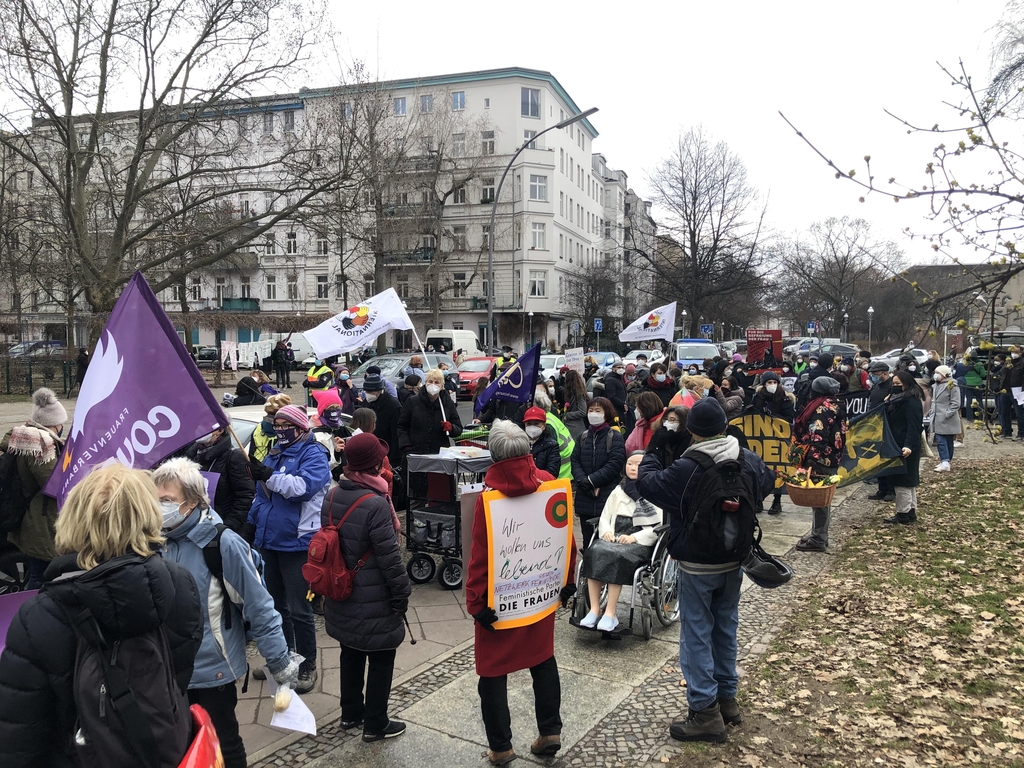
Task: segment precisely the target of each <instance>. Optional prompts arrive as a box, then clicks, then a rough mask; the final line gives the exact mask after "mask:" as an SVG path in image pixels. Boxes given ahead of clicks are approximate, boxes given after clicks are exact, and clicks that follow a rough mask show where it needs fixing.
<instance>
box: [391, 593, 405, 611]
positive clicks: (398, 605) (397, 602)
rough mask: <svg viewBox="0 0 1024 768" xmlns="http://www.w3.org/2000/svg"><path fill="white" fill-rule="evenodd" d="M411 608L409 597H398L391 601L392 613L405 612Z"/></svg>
mask: <svg viewBox="0 0 1024 768" xmlns="http://www.w3.org/2000/svg"><path fill="white" fill-rule="evenodd" d="M408 610H409V598H407V597H396V598H394V599H393V600H392V601H391V612H392V613H405V612H406V611H408Z"/></svg>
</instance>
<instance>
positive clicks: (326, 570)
mask: <svg viewBox="0 0 1024 768" xmlns="http://www.w3.org/2000/svg"><path fill="white" fill-rule="evenodd" d="M337 490H338V489H337V488H335V489H334V490H333V491H331V497H330V498H328V500H327V507H328V509H330V508H331V501H332V499H333V497H334V492H335V491H337ZM372 497H373V494H372V493H366V494H363V495H362V496H360V497H359V498H358V499H356V500H355V502H354V503H353V504H352V506H351V507H349V508H348V511H347V512H346V513H345V514H344V515H343V516H342V518H341V520H339V521H338V524H337V525H325V526H322V527H321V528H320V530H319V531H317V532H316V533H314V534H313V538H312V539H311V540H310V542H309V559H308V560H307V562H306V564H305V565H303V566H302V578H304V579H305V580H306V581H308V582H309V589H310V591H311V592H314V593H316V594H318V595H323V596H324V597H326V598H327V599H328V600H336V601H338V602H341V601H343V600H348V598H349V595H351V594H352V582H353V580H354V578H355V575H356V574H357V573H358V572H359V570H360V569H361V568H362V567H363V566H364V565H365V564H366V561H367V560H369V558H370V555H371V554H373V547H372V546H371V547H370V549H368V550H366V554H365V555H363V556H362V557H361V558H359V562H357V563H356V567H355V568H352V569H349V567H348V566H347V565H346V564H345V558H344V556H342V554H341V540H340V538H339V537H338V529H339V528H341V526H342V525H344V524H345V521H346V520H347V519H348V516H349V515H351V514H352V511H353V510H354V509H355V508H356V507H358V506H359V505H360V504H362V503H363V501H365V500H366V499H369V498H372Z"/></svg>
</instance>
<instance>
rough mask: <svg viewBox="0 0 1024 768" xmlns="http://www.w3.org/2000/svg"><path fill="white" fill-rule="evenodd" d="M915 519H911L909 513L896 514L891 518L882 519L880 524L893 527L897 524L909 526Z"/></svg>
mask: <svg viewBox="0 0 1024 768" xmlns="http://www.w3.org/2000/svg"><path fill="white" fill-rule="evenodd" d="M915 519H916V518H912V517H911V516H910V513H909V512H897V513H896V514H895V515H893V516H892V517H886V518H883V520H882V522H883V523H885V524H886V525H894V524H895V523H899V524H900V525H910V524H911V523H912V522H914V520H915Z"/></svg>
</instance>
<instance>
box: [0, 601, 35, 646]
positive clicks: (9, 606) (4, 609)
mask: <svg viewBox="0 0 1024 768" xmlns="http://www.w3.org/2000/svg"><path fill="white" fill-rule="evenodd" d="M37 594H39V591H38V590H35V589H30V590H28V591H26V592H9V593H7V594H6V595H2V596H0V651H3V649H4V648H6V647H7V630H8V629H10V626H11V622H12V621H14V617H15V616H17V615H18V609H19V608H21V605H22V603H27V602H28V601H29V600H31V599H32V598H33V597H35V596H36V595H37Z"/></svg>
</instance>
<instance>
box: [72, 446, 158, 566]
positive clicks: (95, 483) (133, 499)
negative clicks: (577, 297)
mask: <svg viewBox="0 0 1024 768" xmlns="http://www.w3.org/2000/svg"><path fill="white" fill-rule="evenodd" d="M162 526H163V516H162V515H161V513H160V506H159V504H158V503H157V493H156V485H154V484H153V480H152V479H151V478H150V476H149V473H148V472H143V471H142V470H139V469H129V468H128V467H126V466H124V465H123V464H118V463H112V464H108V465H107V466H105V467H99V468H98V469H95V470H93V471H92V472H90V473H89V474H88V475H87V476H86V478H85V479H84V480H82V482H80V483H79V484H78V485H76V486H75V487H74V488H72V489H71V492H70V493H69V494H68V497H67V500H66V501H65V502H64V506H63V507H62V508H61V510H60V515H59V516H58V517H57V536H56V539H55V542H54V545H55V547H56V550H57V552H58V553H59V554H70V553H72V552H77V553H78V565H79V567H80V568H84V569H85V570H89V569H90V568H95V567H96V566H97V565H99V564H100V563H102V562H104V561H106V560H110V559H111V558H114V557H118V556H120V555H125V554H128V553H129V552H134V553H135V554H137V555H141V556H142V557H148V556H149V555H151V554H153V551H154V549H155V548H157V547H160V546H161V545H163V543H164V537H163V536H162V535H161V533H160V528H161V527H162Z"/></svg>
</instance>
